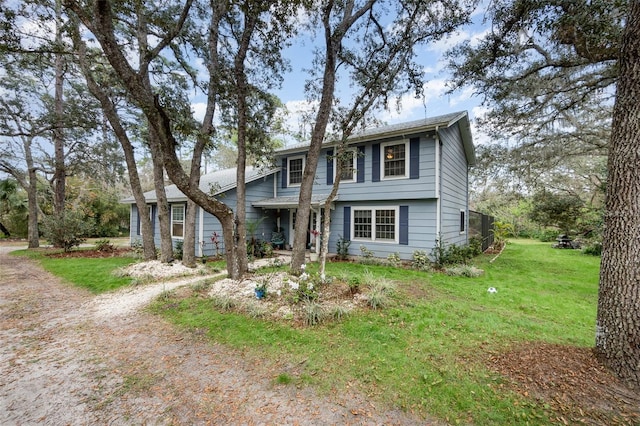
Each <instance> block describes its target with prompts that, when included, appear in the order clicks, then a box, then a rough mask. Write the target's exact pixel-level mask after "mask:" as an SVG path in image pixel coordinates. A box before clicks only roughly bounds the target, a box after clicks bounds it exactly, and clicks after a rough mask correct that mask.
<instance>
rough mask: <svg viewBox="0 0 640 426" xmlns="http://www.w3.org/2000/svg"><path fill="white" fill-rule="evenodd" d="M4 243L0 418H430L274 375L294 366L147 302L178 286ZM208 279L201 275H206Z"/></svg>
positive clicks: (311, 421)
mask: <svg viewBox="0 0 640 426" xmlns="http://www.w3.org/2000/svg"><path fill="white" fill-rule="evenodd" d="M15 248H16V247H5V246H0V343H1V345H0V424H1V425H28V424H48V425H66V424H71V425H85V424H114V425H120V424H161V425H162V424H189V425H194V424H243V425H261V424H265V425H266V424H292V425H295V424H299V425H325V424H327V425H328V424H368V425H377V424H403V425H404V424H406V425H408V424H425V422H424V421H423V420H419V419H417V418H413V417H411V416H409V415H407V414H405V413H402V412H399V411H396V410H392V411H386V410H384V409H383V408H381V407H376V406H375V405H374V404H372V403H370V402H369V401H368V400H367V399H366V398H364V397H363V396H362V395H359V394H355V393H349V394H343V395H334V396H331V397H319V396H318V395H316V394H315V392H314V391H313V389H311V388H298V387H296V386H293V385H278V384H275V382H274V378H275V377H276V376H277V375H278V374H280V373H281V372H283V370H282V368H286V366H279V367H277V368H276V367H275V366H273V365H259V364H256V363H254V362H253V361H250V360H247V359H245V358H244V357H243V355H242V354H241V353H238V352H237V351H234V350H231V349H229V348H226V347H224V346H221V345H216V344H211V343H209V342H206V341H204V340H203V339H200V338H198V337H197V336H196V335H193V334H190V333H184V332H182V333H181V332H179V331H178V330H176V329H175V328H174V327H173V326H172V325H170V324H167V323H166V322H164V321H163V320H162V319H160V318H157V317H154V316H152V315H149V314H147V313H146V312H143V311H141V310H140V308H141V307H143V306H144V305H145V304H146V303H148V301H149V300H151V298H153V297H154V296H155V295H157V294H159V293H160V292H161V291H162V290H163V288H167V286H169V285H173V286H176V285H184V284H186V283H187V282H188V280H183V281H175V282H173V284H159V285H148V286H144V287H142V288H140V289H136V290H134V291H131V290H124V291H121V292H118V293H116V294H110V295H106V296H104V295H103V296H97V297H96V296H93V295H91V294H90V293H88V292H86V291H84V290H81V289H77V288H75V287H72V286H70V285H66V284H63V283H61V282H60V280H58V279H57V278H55V277H54V276H52V275H50V274H48V273H47V272H45V271H43V270H42V269H40V268H39V267H38V266H36V265H35V264H34V263H33V262H31V261H30V260H28V259H25V258H22V257H20V258H17V257H13V256H9V255H8V253H9V251H11V250H14V249H15ZM200 278H202V277H200Z"/></svg>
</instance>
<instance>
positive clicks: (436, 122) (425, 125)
mask: <svg viewBox="0 0 640 426" xmlns="http://www.w3.org/2000/svg"><path fill="white" fill-rule="evenodd" d="M460 120H462V121H463V123H461V124H462V127H463V129H462V131H463V132H465V131H468V132H469V134H468V135H463V139H466V138H468V139H469V140H468V141H467V142H469V143H470V141H471V133H470V129H469V116H468V114H467V112H466V111H457V112H452V113H449V114H444V115H438V116H435V117H427V118H423V119H420V120H413V121H407V122H404V123H396V124H390V125H387V126H381V127H375V128H371V129H365V130H363V131H361V132H358V133H355V134H353V135H351V136H350V137H349V139H348V140H349V142H350V143H354V142H362V141H368V140H375V139H381V138H386V137H394V136H402V135H409V134H412V133H418V132H424V131H429V130H435V129H436V128H437V127H449V126H451V125H453V124H455V123H456V122H458V121H460ZM465 127H466V128H465ZM334 143H335V141H327V142H325V143H324V144H323V145H327V146H330V145H333V144H334ZM308 147H309V143H302V144H298V145H294V146H289V147H286V148H282V149H280V150H278V151H276V153H288V152H296V151H303V150H306V149H307V148H308ZM465 148H468V146H467V143H465ZM474 157H475V155H474Z"/></svg>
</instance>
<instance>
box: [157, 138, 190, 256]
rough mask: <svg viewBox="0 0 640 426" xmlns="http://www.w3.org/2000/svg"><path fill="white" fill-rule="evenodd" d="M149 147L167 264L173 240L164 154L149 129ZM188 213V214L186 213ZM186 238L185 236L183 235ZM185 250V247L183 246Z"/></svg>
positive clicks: (161, 252) (162, 253) (162, 252)
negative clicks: (165, 180)
mask: <svg viewBox="0 0 640 426" xmlns="http://www.w3.org/2000/svg"><path fill="white" fill-rule="evenodd" d="M149 147H150V148H151V159H152V162H153V185H154V187H155V189H156V198H157V200H158V223H159V226H160V261H161V262H164V263H167V262H170V261H171V260H172V259H173V240H172V238H171V214H170V212H169V202H168V201H167V193H166V192H165V190H164V162H163V161H162V158H163V156H162V152H160V150H159V149H158V141H157V135H156V134H155V131H154V129H153V128H151V127H150V128H149ZM185 213H186V212H185ZM183 236H184V234H183ZM183 249H184V246H183Z"/></svg>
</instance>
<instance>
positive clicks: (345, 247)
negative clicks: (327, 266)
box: [336, 235, 351, 260]
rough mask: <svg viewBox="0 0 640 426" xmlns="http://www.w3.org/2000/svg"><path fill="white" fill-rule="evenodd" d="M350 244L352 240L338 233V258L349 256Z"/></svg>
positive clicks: (343, 258)
mask: <svg viewBox="0 0 640 426" xmlns="http://www.w3.org/2000/svg"><path fill="white" fill-rule="evenodd" d="M350 245H351V241H350V240H346V239H344V238H343V237H342V235H338V242H337V243H336V253H337V254H338V259H340V260H345V259H346V258H347V256H349V246H350Z"/></svg>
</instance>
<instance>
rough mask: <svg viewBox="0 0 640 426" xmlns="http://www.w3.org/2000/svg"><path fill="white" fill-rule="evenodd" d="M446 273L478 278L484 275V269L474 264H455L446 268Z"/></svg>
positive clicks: (454, 275)
mask: <svg viewBox="0 0 640 426" xmlns="http://www.w3.org/2000/svg"><path fill="white" fill-rule="evenodd" d="M444 273H445V274H447V275H449V276H452V277H467V278H476V277H479V276H480V275H482V274H483V273H484V271H483V270H482V269H480V268H476V267H475V266H473V265H454V266H450V267H448V268H446V269H445V270H444Z"/></svg>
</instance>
